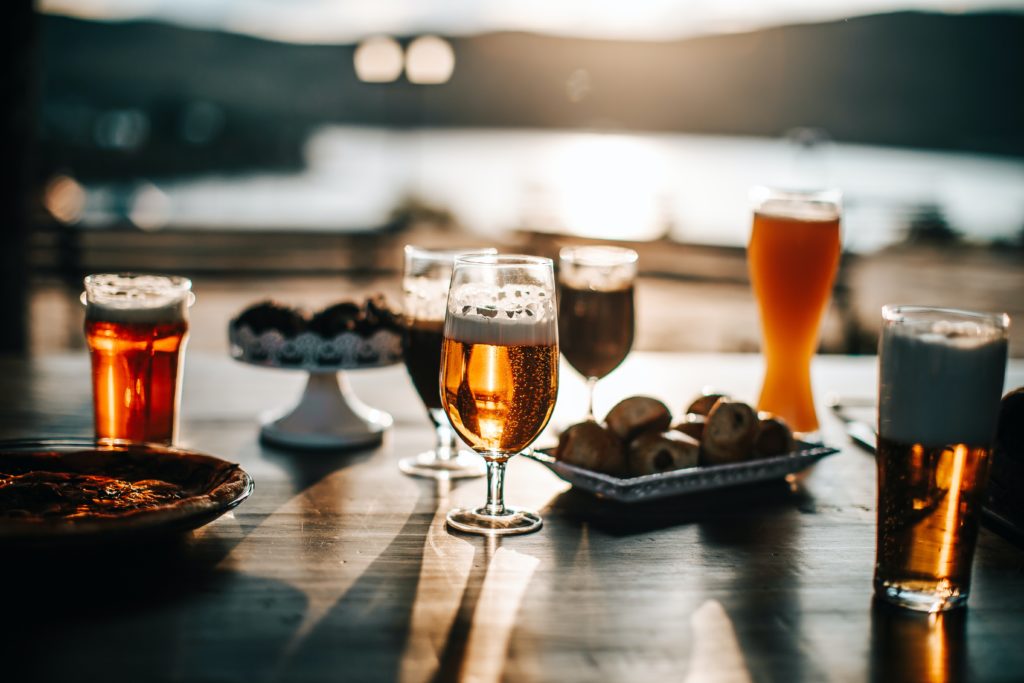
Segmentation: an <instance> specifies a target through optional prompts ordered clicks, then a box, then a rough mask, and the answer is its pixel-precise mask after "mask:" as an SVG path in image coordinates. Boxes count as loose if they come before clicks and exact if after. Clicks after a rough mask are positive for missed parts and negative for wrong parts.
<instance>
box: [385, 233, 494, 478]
mask: <svg viewBox="0 0 1024 683" xmlns="http://www.w3.org/2000/svg"><path fill="white" fill-rule="evenodd" d="M474 253H476V254H493V253H496V250H494V249H474V250H463V251H436V250H430V249H421V248H419V247H414V246H411V245H407V246H406V247H405V270H404V274H403V276H402V291H403V293H404V301H403V309H404V310H403V320H404V327H405V330H404V335H403V338H402V342H403V343H402V355H403V357H404V358H405V368H406V370H408V371H409V377H410V378H411V379H412V383H413V386H415V387H416V392H417V393H418V394H419V396H420V400H422V401H423V405H424V406H426V408H427V415H428V416H429V417H430V421H431V422H432V423H433V424H434V430H435V432H436V444H435V446H434V449H433V450H429V451H424V452H423V453H419V454H418V455H413V456H409V457H407V458H402V459H401V460H400V461H399V462H398V467H399V469H401V470H402V471H403V472H405V473H406V474H411V475H413V476H417V477H429V478H433V479H459V478H464V477H479V476H481V475H483V473H484V463H483V460H481V459H480V457H479V456H477V455H476V454H475V453H470V452H468V451H462V452H460V451H459V449H458V444H457V443H456V439H455V432H453V431H452V428H451V426H450V425H449V424H448V418H447V417H445V413H444V407H443V406H442V405H441V392H440V390H439V389H438V378H439V377H440V376H441V342H442V340H443V339H444V315H445V310H446V309H447V307H448V285H449V284H451V280H452V268H453V267H454V265H455V257H456V256H459V255H462V254H474Z"/></svg>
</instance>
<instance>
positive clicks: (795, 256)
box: [747, 188, 840, 438]
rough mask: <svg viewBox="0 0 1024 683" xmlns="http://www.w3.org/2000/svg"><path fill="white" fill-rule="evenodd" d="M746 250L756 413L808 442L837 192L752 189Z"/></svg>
mask: <svg viewBox="0 0 1024 683" xmlns="http://www.w3.org/2000/svg"><path fill="white" fill-rule="evenodd" d="M752 197H753V199H754V224H753V228H752V230H751V234H750V244H749V245H748V247H747V264H748V266H749V269H750V282H751V284H752V285H753V288H754V298H756V299H757V306H758V310H759V311H760V317H761V337H762V342H763V352H764V359H765V375H764V383H763V384H762V386H761V397H760V399H759V400H758V403H757V407H758V410H767V411H769V412H771V413H775V414H776V415H778V416H780V417H782V418H783V419H785V420H786V421H787V422H788V423H789V425H790V426H791V427H792V428H793V430H794V431H796V432H802V433H803V434H804V435H806V436H805V438H807V437H811V438H813V436H812V435H814V434H815V433H816V432H817V431H818V417H817V414H816V413H815V410H814V396H813V394H812V393H811V358H812V357H813V356H814V351H815V349H816V348H817V346H818V332H819V327H820V325H821V318H822V315H823V314H824V313H825V308H826V306H827V304H828V300H829V295H830V294H831V292H832V282H833V280H835V276H836V271H837V270H838V268H839V250H840V243H839V216H840V201H839V199H840V198H839V193H838V192H837V191H835V190H828V191H821V192H783V191H779V190H770V189H767V188H758V189H755V190H754V191H753V193H752Z"/></svg>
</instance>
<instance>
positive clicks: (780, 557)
mask: <svg viewBox="0 0 1024 683" xmlns="http://www.w3.org/2000/svg"><path fill="white" fill-rule="evenodd" d="M793 496H794V498H793V499H791V500H789V501H788V502H785V498H784V497H783V498H782V500H780V501H778V502H777V504H774V505H760V506H758V507H754V506H753V505H751V507H750V508H749V509H747V512H748V513H751V514H730V513H729V508H726V509H725V511H724V512H725V514H723V513H721V512H720V513H719V514H718V515H716V516H714V517H710V518H708V519H705V520H703V521H702V522H700V541H701V551H702V553H703V554H704V555H705V561H704V562H705V564H706V565H710V566H716V567H719V568H720V571H719V572H718V574H719V576H720V578H722V579H723V580H725V581H726V586H727V587H726V588H725V590H724V591H723V593H722V597H721V602H722V605H723V608H724V609H725V611H726V613H727V614H728V615H729V617H730V618H731V620H732V623H733V625H734V629H735V632H736V638H737V639H738V641H739V644H740V648H741V650H742V652H743V656H744V657H745V659H746V661H747V666H748V667H749V668H750V669H751V670H756V671H758V672H761V673H762V674H763V675H764V676H765V677H766V679H767V680H791V681H802V680H827V679H828V678H829V677H830V674H834V673H836V672H828V671H825V670H823V669H821V668H820V666H819V665H818V664H816V663H815V661H814V658H813V656H809V653H808V651H807V648H806V643H807V642H808V640H809V639H810V637H809V634H806V633H804V632H803V630H804V629H805V628H807V626H806V625H805V623H804V620H803V616H804V613H805V610H804V605H803V604H802V603H801V597H800V594H801V590H802V589H803V587H804V585H803V576H804V573H805V572H804V566H805V564H806V560H805V557H804V552H803V543H804V542H805V541H804V540H803V538H802V532H803V526H802V525H803V523H804V516H803V515H802V514H793V512H794V511H793V509H792V508H793V507H794V506H795V507H797V509H798V510H800V512H807V511H809V510H813V500H812V499H811V498H810V496H809V495H807V494H804V493H802V492H801V491H800V490H799V489H798V490H797V491H796V492H794V493H793Z"/></svg>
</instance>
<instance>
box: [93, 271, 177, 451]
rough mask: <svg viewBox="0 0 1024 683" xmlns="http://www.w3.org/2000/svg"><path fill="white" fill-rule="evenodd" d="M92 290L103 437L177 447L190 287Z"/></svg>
mask: <svg viewBox="0 0 1024 683" xmlns="http://www.w3.org/2000/svg"><path fill="white" fill-rule="evenodd" d="M85 286H86V292H85V302H86V313H85V339H86V343H87V344H88V346H89V355H90V358H91V361H92V386H93V414H94V419H95V428H96V437H97V438H102V439H126V440H129V441H148V442H157V443H167V444H170V443H173V442H174V440H175V438H176V437H177V423H178V419H177V418H178V406H179V403H180V400H181V399H180V392H179V388H180V386H181V372H182V369H183V363H182V356H183V354H184V351H185V345H186V342H187V340H188V315H187V314H188V305H189V303H190V299H191V292H190V287H191V283H190V282H189V281H188V280H186V279H184V278H173V277H163V276H142V275H139V276H136V275H90V276H89V277H87V278H86V285H85Z"/></svg>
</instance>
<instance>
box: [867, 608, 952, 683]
mask: <svg viewBox="0 0 1024 683" xmlns="http://www.w3.org/2000/svg"><path fill="white" fill-rule="evenodd" d="M966 622H967V612H966V610H952V611H949V612H936V613H932V614H918V613H914V612H907V611H904V610H898V609H894V608H893V607H891V606H890V605H888V604H886V603H883V602H879V601H876V602H875V605H874V608H873V609H872V612H871V680H872V681H878V682H879V683H881V682H883V681H884V682H885V683H889V682H890V681H915V682H916V683H948V682H949V681H960V680H963V679H964V677H965V675H966V663H967V641H966V639H965V625H966Z"/></svg>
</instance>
